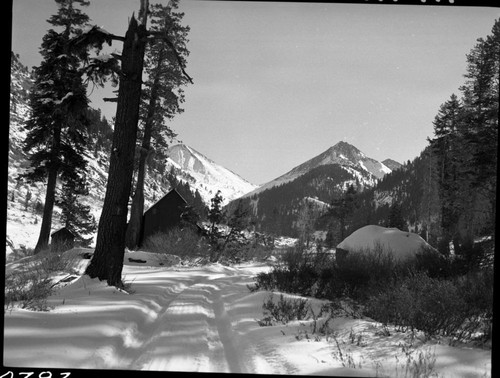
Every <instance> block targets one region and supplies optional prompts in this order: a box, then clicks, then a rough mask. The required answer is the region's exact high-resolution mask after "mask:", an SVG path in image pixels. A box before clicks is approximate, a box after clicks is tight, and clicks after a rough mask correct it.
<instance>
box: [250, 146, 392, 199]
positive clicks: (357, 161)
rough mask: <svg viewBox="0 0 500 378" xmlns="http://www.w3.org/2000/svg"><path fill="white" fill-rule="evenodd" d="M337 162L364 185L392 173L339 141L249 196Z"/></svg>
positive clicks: (373, 183) (352, 147) (382, 165)
mask: <svg viewBox="0 0 500 378" xmlns="http://www.w3.org/2000/svg"><path fill="white" fill-rule="evenodd" d="M329 164H337V165H340V166H341V167H342V168H343V169H344V170H346V171H347V172H349V173H351V174H352V175H354V177H356V178H357V179H358V181H359V183H360V184H361V185H363V186H367V187H372V186H374V185H375V183H376V182H377V180H378V179H380V178H382V177H383V176H384V175H385V174H387V173H390V172H391V169H390V168H388V167H387V166H385V165H384V164H382V163H380V162H379V161H377V160H375V159H372V158H370V157H368V156H366V155H365V154H364V153H363V152H361V151H360V150H358V149H357V148H356V147H354V146H352V145H350V144H349V143H346V142H338V143H337V144H336V145H334V146H333V147H330V148H329V149H328V150H326V151H325V152H323V153H322V154H320V155H318V156H316V157H314V158H312V159H310V160H308V161H306V162H305V163H302V164H300V165H298V166H297V167H295V168H293V169H292V170H291V171H289V172H287V173H285V174H284V175H282V176H280V177H278V178H276V179H274V180H272V181H270V182H268V183H266V184H264V185H262V186H261V187H259V188H258V189H256V190H254V191H253V192H251V193H248V194H247V196H251V195H254V194H256V193H260V192H262V191H264V190H266V189H269V188H273V187H275V186H279V185H283V184H285V183H288V182H291V181H293V180H296V179H297V178H298V177H300V176H302V175H304V174H306V173H307V172H310V171H311V170H313V169H314V168H317V167H319V166H322V165H329Z"/></svg>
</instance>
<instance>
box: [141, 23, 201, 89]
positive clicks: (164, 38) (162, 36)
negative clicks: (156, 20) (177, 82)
mask: <svg viewBox="0 0 500 378" xmlns="http://www.w3.org/2000/svg"><path fill="white" fill-rule="evenodd" d="M148 35H150V36H152V37H153V38H152V39H161V40H162V41H164V42H165V43H166V44H167V46H168V47H170V49H171V50H172V52H173V53H174V56H175V59H176V60H177V64H178V65H179V68H180V69H181V71H182V74H183V75H184V76H185V77H186V78H187V79H188V80H189V82H190V83H191V84H193V79H192V78H191V77H190V76H189V75H188V74H187V72H186V71H185V70H184V64H183V63H182V60H181V57H180V56H179V53H178V52H177V49H176V48H175V46H174V44H173V43H172V41H170V39H169V38H168V37H167V35H166V33H165V32H155V31H150V32H148Z"/></svg>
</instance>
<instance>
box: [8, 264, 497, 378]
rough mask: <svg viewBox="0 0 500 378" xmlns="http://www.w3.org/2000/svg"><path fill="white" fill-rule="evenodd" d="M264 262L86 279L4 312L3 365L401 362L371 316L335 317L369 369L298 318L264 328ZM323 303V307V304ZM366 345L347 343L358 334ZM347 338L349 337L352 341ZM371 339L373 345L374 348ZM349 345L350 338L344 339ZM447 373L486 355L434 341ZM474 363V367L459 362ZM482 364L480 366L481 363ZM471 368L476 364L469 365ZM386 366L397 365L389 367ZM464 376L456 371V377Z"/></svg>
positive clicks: (276, 367) (311, 368)
mask: <svg viewBox="0 0 500 378" xmlns="http://www.w3.org/2000/svg"><path fill="white" fill-rule="evenodd" d="M268 269H269V266H264V265H257V266H255V265H242V266H239V267H226V266H222V265H218V264H215V265H211V266H204V267H181V268H176V267H171V268H163V267H152V266H151V267H145V266H142V267H140V266H133V265H126V266H124V279H125V281H126V282H132V289H133V290H134V293H133V294H130V295H129V294H127V293H124V292H120V291H117V290H116V289H115V288H112V287H109V286H107V285H106V284H105V283H104V282H99V281H98V280H97V279H94V280H90V279H89V278H88V276H81V277H80V278H79V279H78V280H76V281H74V282H73V283H71V284H69V285H67V286H66V287H63V288H61V289H60V290H59V292H57V293H56V294H55V295H53V296H52V297H51V298H49V304H50V305H53V306H55V308H54V309H53V310H52V311H50V312H32V311H27V310H14V311H12V312H6V313H5V336H4V351H5V354H4V361H3V362H4V365H5V366H17V367H43V368H73V369H121V370H131V371H134V370H153V371H183V372H218V373H250V374H252V373H253V374H281V375H294V374H301V375H304V374H305V375H311V374H319V375H337V374H341V375H355V376H361V375H363V376H373V373H374V372H375V370H374V368H373V367H372V366H371V365H370V364H372V362H373V363H374V361H376V360H378V359H380V358H383V359H385V360H387V361H389V360H391V358H392V360H393V359H394V358H393V357H392V353H393V352H395V351H396V350H395V345H396V349H398V347H397V345H399V344H398V343H399V342H400V341H401V340H402V338H403V337H404V335H398V334H394V335H393V336H392V337H389V338H384V337H382V336H372V337H371V339H370V336H369V335H370V334H375V333H376V331H377V327H376V326H375V325H374V324H373V323H372V322H368V321H366V320H359V319H342V318H339V319H336V320H335V322H334V323H332V327H333V328H334V329H336V330H342V332H340V331H339V332H338V334H337V337H338V338H339V340H343V341H341V342H342V343H343V344H342V345H343V348H345V351H346V352H347V353H351V355H352V356H353V358H354V359H355V361H356V362H357V363H358V364H361V363H363V369H361V367H358V368H356V369H349V368H347V367H344V366H342V364H341V362H340V361H338V359H337V360H336V359H335V358H334V357H332V352H334V351H335V349H332V348H333V346H332V344H329V343H328V342H318V343H316V342H314V341H312V340H309V339H307V340H306V339H302V340H300V341H298V340H296V335H298V334H299V331H300V330H303V331H306V330H308V329H309V328H308V327H307V326H305V325H301V324H300V322H298V323H290V324H288V325H278V326H274V327H259V326H258V325H257V324H256V320H257V319H260V318H262V315H263V313H262V303H263V301H264V300H265V299H266V298H268V296H269V292H265V291H256V292H250V291H249V290H248V287H247V285H248V284H251V283H252V282H253V277H254V276H255V274H256V273H257V272H260V271H263V270H268ZM316 305H318V306H319V305H320V303H316ZM353 331H354V332H355V333H356V334H359V335H363V339H365V338H366V340H367V342H366V345H364V346H360V347H356V346H354V345H353V344H352V343H349V342H348V340H349V334H350V333H351V332H353ZM346 340H347V341H346ZM370 340H372V341H373V345H371V342H370ZM346 342H347V343H346ZM434 347H436V348H437V349H438V350H439V351H440V356H443V358H440V359H439V360H438V363H437V364H438V365H439V366H442V367H443V368H446V369H447V370H449V371H450V374H451V375H445V377H448V376H470V377H480V376H485V375H484V373H485V371H487V369H488V368H489V366H490V365H488V356H489V352H488V351H481V350H475V351H474V352H473V353H472V352H471V351H469V350H467V349H463V350H461V349H458V350H454V349H452V348H451V347H448V346H446V345H434ZM466 359H469V360H470V362H471V363H468V362H469V361H467V363H465V364H462V365H459V367H458V368H454V367H453V364H454V363H455V362H459V361H461V360H466ZM478 362H479V363H481V364H483V365H484V366H483V365H481V366H480V367H479V368H478V366H479V364H478ZM469 365H470V366H469ZM384 367H385V369H386V371H387V372H390V371H391V369H392V368H393V366H392V365H384ZM457 374H458V375H457Z"/></svg>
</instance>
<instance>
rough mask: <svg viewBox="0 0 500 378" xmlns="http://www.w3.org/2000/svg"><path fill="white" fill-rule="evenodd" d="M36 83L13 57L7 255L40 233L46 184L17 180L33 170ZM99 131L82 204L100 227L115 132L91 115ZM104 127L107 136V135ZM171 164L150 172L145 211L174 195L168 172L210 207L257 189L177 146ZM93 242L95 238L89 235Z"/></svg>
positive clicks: (56, 212) (93, 141)
mask: <svg viewBox="0 0 500 378" xmlns="http://www.w3.org/2000/svg"><path fill="white" fill-rule="evenodd" d="M32 85H33V78H32V76H31V74H30V72H29V70H28V69H27V68H26V67H24V66H23V65H22V63H21V62H20V60H19V57H18V56H16V55H15V54H13V53H12V56H11V88H10V99H11V100H10V124H9V161H8V173H9V176H8V189H7V190H8V192H7V194H8V198H7V209H8V210H7V251H8V252H10V251H11V250H13V249H18V248H20V247H21V246H25V247H26V248H34V246H35V244H36V241H37V239H38V235H39V232H40V224H41V216H42V211H43V203H44V201H45V187H44V184H43V183H35V184H31V185H29V184H28V183H26V182H22V181H19V180H17V177H18V176H19V174H21V173H23V172H24V171H25V170H26V169H28V167H29V162H28V159H27V155H26V154H25V153H24V152H23V150H22V145H23V142H24V140H25V139H26V130H25V129H24V124H25V122H26V120H27V119H28V118H29V116H30V107H29V102H28V95H29V90H30V88H31V86H32ZM92 114H93V117H94V118H95V120H94V121H95V122H97V125H96V126H95V127H94V129H93V130H94V133H95V135H93V134H91V135H90V140H89V151H88V152H87V153H86V154H85V156H84V158H85V160H86V161H87V180H88V184H89V195H88V196H86V197H84V198H82V202H83V203H84V204H86V205H89V206H90V208H91V213H92V214H93V215H94V217H95V219H96V221H99V217H100V215H101V209H102V204H103V201H104V196H105V191H106V183H107V172H108V167H109V150H110V145H111V140H110V133H112V131H111V126H109V124H107V121H105V120H103V119H100V118H99V117H100V113H99V112H98V111H93V113H92ZM102 127H105V128H106V130H103V129H102ZM169 154H170V156H171V157H170V158H168V159H167V161H166V162H160V163H159V164H156V167H155V168H150V169H148V175H147V179H146V182H145V188H144V193H145V209H148V208H149V207H151V206H152V205H153V204H154V203H156V201H158V200H159V199H160V198H162V197H163V196H164V195H165V194H167V193H168V191H169V190H171V183H170V182H169V181H168V180H167V175H166V174H165V172H170V171H171V169H172V168H173V170H174V171H175V172H174V173H175V177H176V178H177V179H178V180H180V181H183V182H186V183H188V184H189V187H190V190H191V191H192V192H193V193H194V192H195V191H196V190H198V191H199V194H200V195H201V197H202V199H203V200H204V202H205V204H206V205H209V204H210V199H211V198H212V197H213V196H214V195H215V193H217V190H219V189H220V190H221V192H222V195H223V196H224V199H225V202H227V201H229V200H231V199H234V198H237V197H239V196H241V195H243V194H244V193H247V192H248V191H251V190H253V189H255V188H256V186H255V185H252V184H250V183H248V182H247V181H245V180H243V179H242V178H241V177H239V176H238V175H236V174H234V173H233V172H231V171H229V170H228V169H226V168H224V167H222V166H220V165H218V164H216V163H214V162H213V161H212V160H210V159H208V158H207V157H205V156H203V155H202V154H201V153H199V152H197V151H195V150H193V149H192V148H190V147H188V146H185V145H178V146H173V147H172V148H171V149H170V150H169ZM59 215H60V209H59V208H58V207H57V206H56V207H55V208H54V215H53V219H52V223H53V224H52V230H51V232H54V231H56V230H58V229H60V228H61V227H62V225H61V223H60V221H59ZM89 236H94V241H95V235H89Z"/></svg>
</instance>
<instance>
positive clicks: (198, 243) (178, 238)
mask: <svg viewBox="0 0 500 378" xmlns="http://www.w3.org/2000/svg"><path fill="white" fill-rule="evenodd" d="M142 249H143V250H144V251H148V252H153V253H158V254H165V255H175V256H179V257H180V258H181V259H186V260H191V259H194V258H197V257H202V256H204V255H206V253H207V250H208V248H207V246H206V243H205V242H204V240H203V238H201V237H200V236H199V235H198V234H197V232H196V231H195V230H193V229H191V228H188V227H187V228H183V229H180V228H178V227H176V228H172V229H171V230H169V231H168V232H167V233H164V232H158V233H156V234H154V235H152V236H150V237H149V238H147V239H146V241H145V242H144V244H143V246H142Z"/></svg>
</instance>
